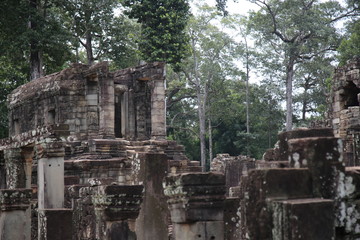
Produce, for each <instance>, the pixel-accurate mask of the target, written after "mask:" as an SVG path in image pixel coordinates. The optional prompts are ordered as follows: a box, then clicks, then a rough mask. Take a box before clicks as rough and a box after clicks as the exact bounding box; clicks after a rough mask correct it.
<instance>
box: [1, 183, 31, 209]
mask: <svg viewBox="0 0 360 240" xmlns="http://www.w3.org/2000/svg"><path fill="white" fill-rule="evenodd" d="M31 197H32V190H31V189H25V188H24V189H19V188H18V189H0V210H1V211H12V210H26V209H27V208H28V207H30V201H31Z"/></svg>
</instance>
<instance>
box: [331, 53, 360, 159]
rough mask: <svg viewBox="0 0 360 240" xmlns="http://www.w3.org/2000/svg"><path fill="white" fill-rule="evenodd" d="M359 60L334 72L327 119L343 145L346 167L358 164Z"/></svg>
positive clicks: (359, 133) (359, 114)
mask: <svg viewBox="0 0 360 240" xmlns="http://www.w3.org/2000/svg"><path fill="white" fill-rule="evenodd" d="M359 93H360V59H354V60H352V61H350V62H349V63H348V64H347V65H345V66H343V67H340V68H337V69H336V70H335V74H334V78H333V84H332V92H331V95H330V98H329V100H330V103H331V109H330V111H329V118H330V120H331V123H332V127H333V129H334V134H335V137H340V138H341V139H342V140H343V143H344V162H345V163H346V165H347V166H358V165H359V164H360V162H359V157H360V155H359V154H360V131H359V129H360V107H359V96H360V95H359Z"/></svg>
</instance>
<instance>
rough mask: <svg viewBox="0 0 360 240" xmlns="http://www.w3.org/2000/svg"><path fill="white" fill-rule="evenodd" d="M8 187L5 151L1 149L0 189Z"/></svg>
mask: <svg viewBox="0 0 360 240" xmlns="http://www.w3.org/2000/svg"><path fill="white" fill-rule="evenodd" d="M5 188H6V165H5V158H4V151H0V189H5Z"/></svg>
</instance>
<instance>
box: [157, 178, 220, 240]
mask: <svg viewBox="0 0 360 240" xmlns="http://www.w3.org/2000/svg"><path fill="white" fill-rule="evenodd" d="M164 186H165V190H164V192H165V195H167V196H168V197H169V200H168V204H169V209H170V214H171V221H172V223H173V225H174V230H173V235H174V237H175V239H176V240H195V239H203V240H205V239H206V240H208V239H217V240H223V239H224V221H223V218H224V200H225V192H226V191H225V177H224V175H222V174H218V173H183V174H178V175H174V176H169V177H166V178H165V180H164Z"/></svg>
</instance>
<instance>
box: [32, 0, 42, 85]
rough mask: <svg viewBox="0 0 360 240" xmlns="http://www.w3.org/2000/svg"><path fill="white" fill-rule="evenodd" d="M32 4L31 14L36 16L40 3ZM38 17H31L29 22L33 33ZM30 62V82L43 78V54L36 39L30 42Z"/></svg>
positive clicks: (33, 1) (34, 1)
mask: <svg viewBox="0 0 360 240" xmlns="http://www.w3.org/2000/svg"><path fill="white" fill-rule="evenodd" d="M29 4H30V9H31V13H30V14H33V15H34V14H35V12H37V11H38V3H37V0H30V1H29ZM34 19H36V17H35V16H30V20H29V28H30V29H31V30H32V31H36V28H37V24H36V22H35V20H34ZM29 58H30V59H29V61H30V80H34V79H37V78H39V77H42V76H43V74H44V72H43V62H42V54H41V51H40V50H39V48H38V41H37V40H35V39H32V40H31V41H30V56H29Z"/></svg>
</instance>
